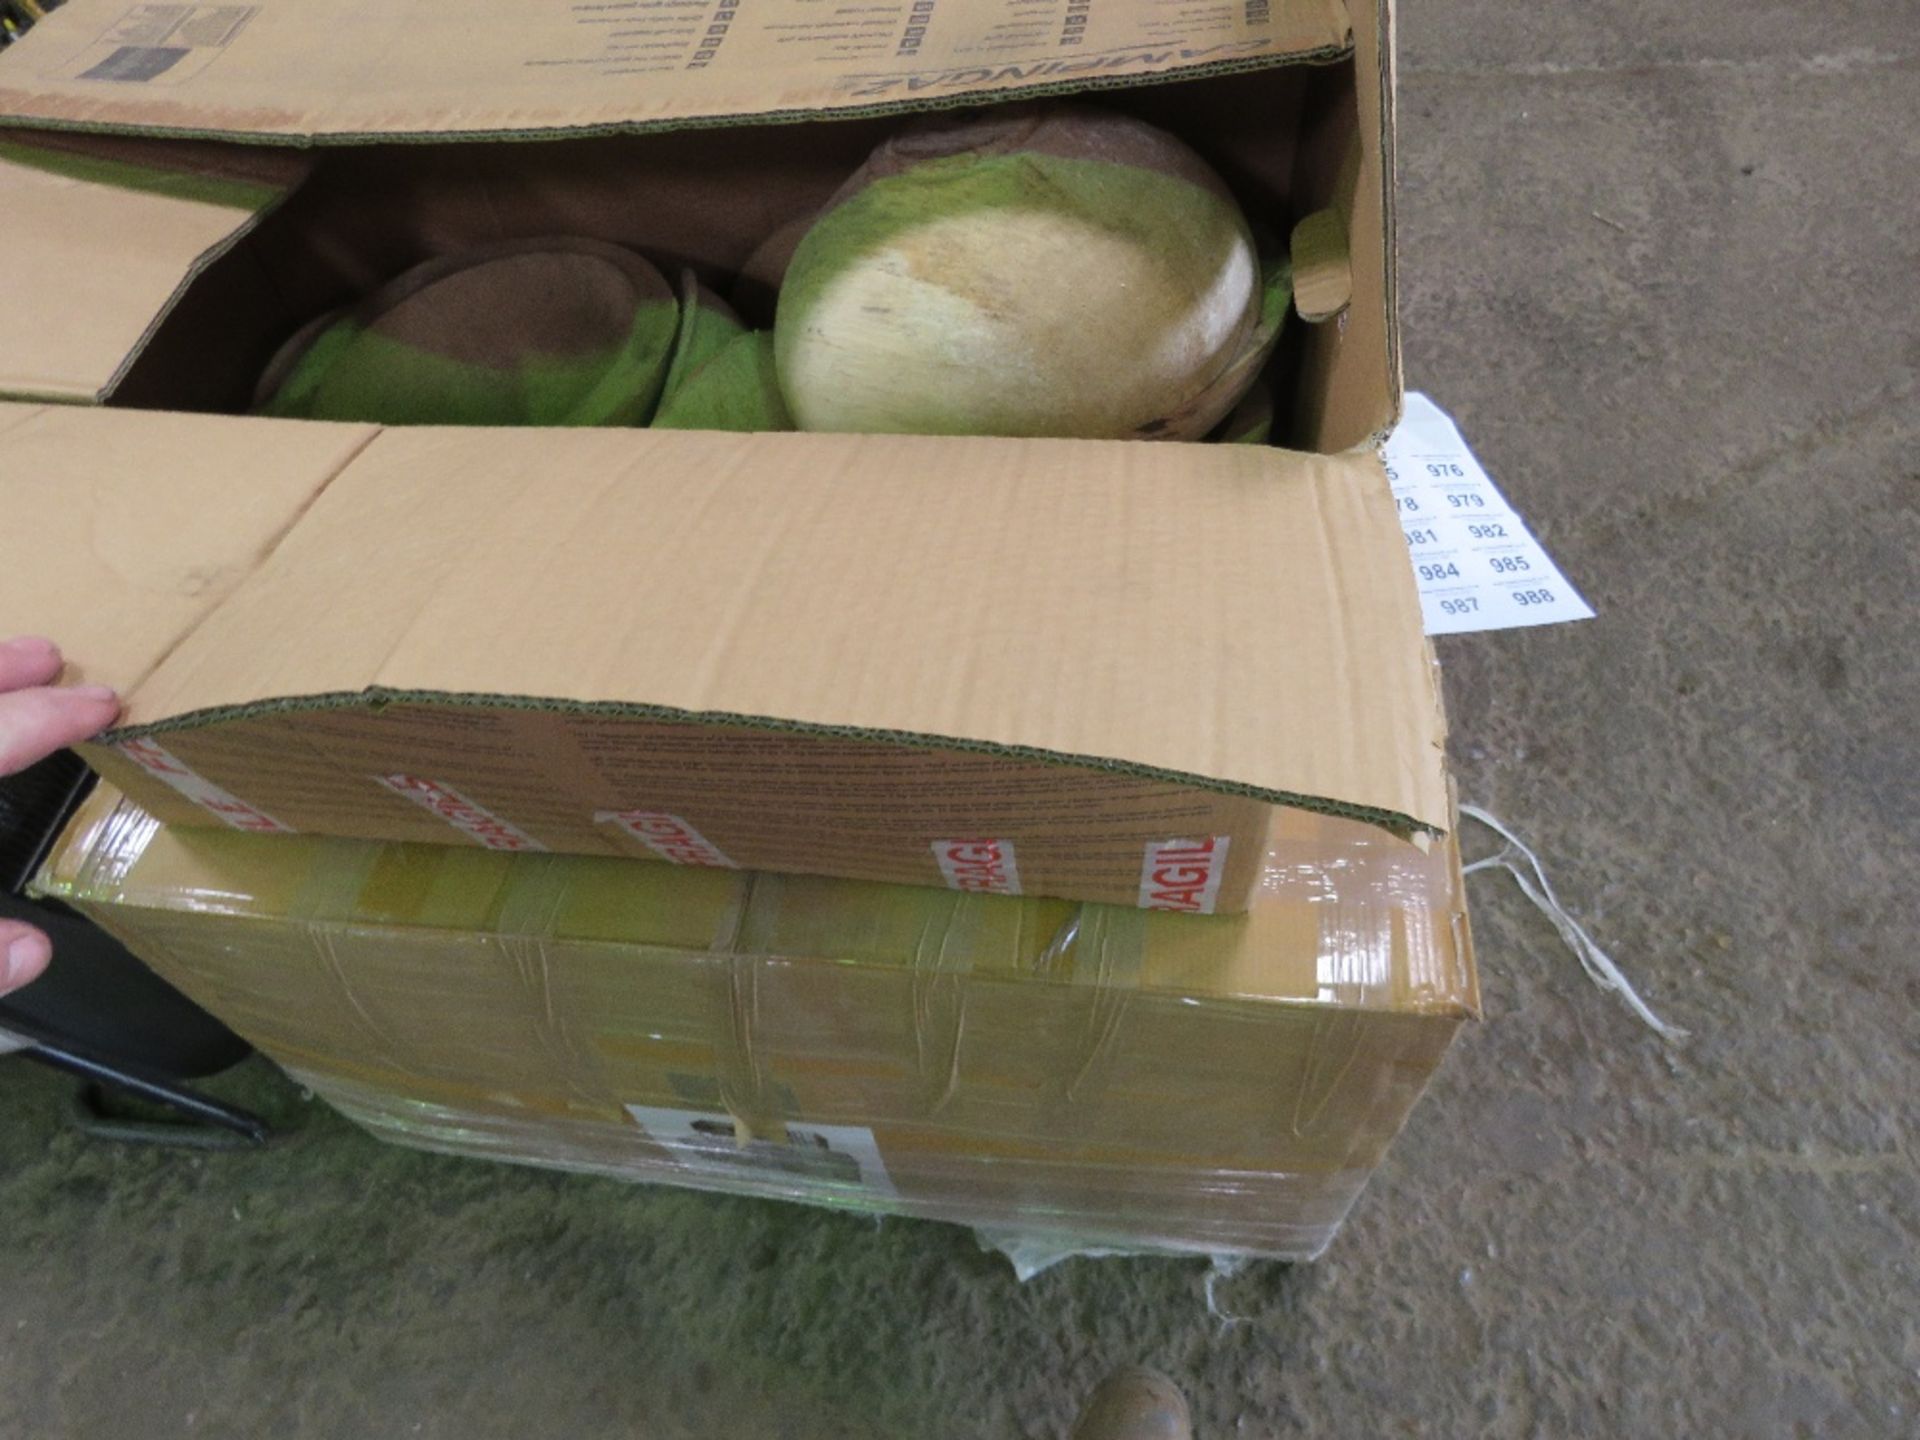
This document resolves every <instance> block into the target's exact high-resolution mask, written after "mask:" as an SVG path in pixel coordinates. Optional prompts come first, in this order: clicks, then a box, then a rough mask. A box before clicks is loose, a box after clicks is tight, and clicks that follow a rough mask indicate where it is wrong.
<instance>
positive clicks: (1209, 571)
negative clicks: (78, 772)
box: [127, 429, 1446, 829]
mask: <svg viewBox="0 0 1920 1440" xmlns="http://www.w3.org/2000/svg"><path fill="white" fill-rule="evenodd" d="M936 474H940V475H941V478H942V480H943V482H944V483H932V477H933V476H935V475H936ZM934 536H937V537H939V543H938V544H930V543H929V537H934ZM1403 544H1404V542H1403V541H1401V539H1400V537H1399V533H1398V526H1397V523H1396V522H1395V521H1394V515H1393V506H1392V499H1391V495H1390V492H1389V490H1388V488H1387V485H1386V482H1385V479H1384V476H1383V474H1382V472H1381V471H1380V469H1379V467H1378V465H1377V463H1376V462H1375V461H1373V459H1372V458H1371V457H1359V456H1355V457H1318V456H1297V455H1288V454H1282V453H1276V452H1268V451H1264V450H1259V449H1254V448H1247V447H1227V446H1219V447H1210V448H1207V449H1191V450H1188V449H1175V448H1173V447H1165V446H1151V445H1128V444H1124V443H1118V442H1116V443H1111V444H1092V443H1084V444H1083V443H1063V442H1049V441H1004V440H960V441H949V440H933V439H927V438H922V437H912V436H901V437H892V436H824V435H782V436H753V435H750V436H724V435H716V434H701V433H671V432H664V433H629V432H621V431H601V432H556V433H544V434H543V433H531V432H505V433H486V432H471V431H456V430H440V429H416V430H390V431H386V432H384V433H382V434H381V435H379V437H378V438H377V439H375V440H374V441H373V442H372V443H371V444H369V445H367V446H366V447H365V448H364V449H363V450H361V451H360V452H359V453H358V454H357V455H356V456H355V457H354V459H353V460H352V462H351V463H349V464H348V465H347V466H346V467H345V468H344V470H343V471H342V472H341V473H340V474H339V475H338V476H337V477H335V478H334V480H333V482H332V483H331V484H330V485H329V486H328V488H327V490H326V493H325V494H324V495H323V496H322V497H321V498H320V500H319V501H318V502H317V503H316V504H315V505H314V506H313V507H312V508H311V510H309V511H308V512H307V513H306V514H305V515H304V516H303V517H302V519H301V521H300V523H299V524H298V525H297V526H295V527H294V529H293V530H292V532H291V533H290V534H289V535H288V536H287V537H286V539H285V541H284V543H282V544H281V545H280V546H278V547H277V548H276V549H275V551H274V553H273V554H272V555H271V557H269V559H268V560H267V561H266V563H265V564H263V565H262V566H261V567H260V569H259V570H258V571H257V572H256V573H255V574H254V575H253V576H252V577H251V578H250V579H249V580H248V581H247V583H245V584H244V585H243V586H242V587H241V588H240V589H239V591H238V592H237V593H236V594H234V596H233V597H232V599H231V602H230V603H227V604H224V605H221V606H220V607H218V608H217V609H216V610H215V611H214V612H213V613H212V614H211V615H209V616H208V618H207V619H206V621H205V622H204V623H203V624H202V625H201V626H199V627H198V629H197V631H196V633H195V634H193V635H192V636H190V637H188V638H187V639H186V640H184V641H183V642H182V643H181V644H180V645H179V646H178V647H177V648H175V649H174V650H173V652H172V653H171V654H170V655H169V656H168V657H167V658H166V660H165V661H164V663H162V664H161V665H160V666H159V667H158V668H157V670H156V671H155V673H154V674H153V675H152V676H151V677H149V679H148V680H147V681H146V682H145V683H143V684H142V685H141V686H140V687H139V688H138V689H137V690H136V691H135V693H134V694H133V696H132V697H131V700H130V706H129V711H128V715H127V723H128V724H129V725H130V726H132V727H148V726H152V725H155V724H158V723H164V722H169V721H175V720H178V719H180V718H181V717H187V716H193V715H196V714H200V713H202V712H207V711H219V710H226V709H230V708H235V707H246V706H250V705H254V704H257V703H259V702H263V701H272V700H277V699H283V698H299V697H308V696H328V695H341V694H354V693H357V692H361V691H365V690H369V689H372V690H379V691H383V692H392V693H395V694H400V695H408V694H429V695H432V694H438V695H456V696H506V695H518V696H527V697H537V698H543V699H551V700H558V701H574V702H584V703H587V704H596V703H614V704H627V705H644V706H648V707H653V708H655V709H656V710H657V711H659V712H662V714H663V715H668V716H671V715H684V716H702V715H711V716H718V717H734V718H745V719H756V718H757V719H779V720H784V721H788V722H793V723H795V724H797V725H800V726H805V727H812V728H819V729H827V730H835V731H843V732H845V731H851V732H860V733H871V734H876V735H898V736H913V737H921V738H927V739H933V740H940V739H949V740H970V741H976V742H982V743H984V744H987V745H990V746H995V747H1005V748H1007V749H1010V750H1015V751H1019V752H1040V753H1043V754H1047V755H1054V756H1062V757H1097V758H1098V759H1100V760H1104V761H1117V762H1122V763H1123V764H1126V765H1129V766H1134V767H1139V768H1141V769H1144V770H1149V771H1154V772H1162V773H1166V774H1173V775H1181V776H1188V777H1198V778H1201V779H1203V780H1212V781H1218V782H1224V783H1225V784H1226V785H1229V786H1232V787H1237V788H1244V789H1245V790H1247V791H1250V792H1253V793H1257V794H1264V795H1267V796H1269V797H1270V798H1273V797H1278V796H1280V795H1296V796H1308V797H1314V798H1319V799H1326V800H1332V801H1344V802H1346V803H1348V804H1350V805H1353V806H1359V807H1365V808H1368V809H1372V810H1376V811H1381V812H1387V813H1390V814H1393V815H1399V816H1405V817H1409V818H1411V819H1413V820H1416V821H1418V822H1420V823H1422V824H1425V825H1428V826H1430V827H1432V828H1436V829H1437V828H1442V827H1443V825H1444V821H1445V815H1446V798H1445V789H1444V778H1443V773H1442V769H1441V765H1440V759H1439V755H1438V752H1437V750H1435V749H1434V748H1433V742H1435V741H1437V739H1438V729H1437V726H1438V717H1437V713H1436V708H1435V701H1434V690H1433V684H1432V677H1431V675H1430V674H1429V671H1428V667H1427V664H1426V660H1425V656H1424V653H1423V652H1422V649H1421V647H1420V645H1419V644H1418V638H1417V637H1418V636H1419V634H1420V617H1419V611H1418V607H1417V604H1416V597H1415V595H1414V593H1413V588H1412V584H1411V581H1410V579H1408V578H1407V576H1406V574H1405V566H1404V563H1403V556H1402V555H1401V554H1400V553H1399V551H1400V548H1401V547H1402V546H1403ZM1042 617H1044V623H1040V621H1041V619H1042ZM294 635H297V636H299V637H300V643H299V644H298V645H288V644H284V643H281V642H282V641H283V639H284V637H288V636H294ZM1197 695H1198V696H1216V697H1220V698H1219V699H1218V700H1216V701H1214V702H1213V703H1211V704H1210V705H1209V706H1208V707H1207V708H1206V709H1204V710H1196V708H1195V705H1194V697H1195V696H1197ZM1229 695H1231V703H1226V698H1227V697H1228V696H1229ZM1333 716H1343V717H1350V718H1349V719H1347V720H1346V721H1344V722H1343V723H1338V724H1335V723H1331V717H1333ZM1421 739H1424V740H1425V741H1427V742H1428V748H1429V751H1430V752H1431V753H1430V754H1429V755H1428V756H1427V757H1426V758H1427V760H1428V762H1429V763H1426V764H1423V765H1414V766H1405V767H1403V766H1402V765H1401V764H1400V763H1399V762H1400V760H1401V759H1402V757H1406V756H1408V755H1409V754H1410V753H1412V752H1414V751H1415V750H1416V749H1417V742H1418V741H1419V740H1421Z"/></svg>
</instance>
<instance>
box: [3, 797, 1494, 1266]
mask: <svg viewBox="0 0 1920 1440" xmlns="http://www.w3.org/2000/svg"><path fill="white" fill-rule="evenodd" d="M1461 883H1462V882H1461V876H1460V869H1459V862H1458V856H1457V854H1456V852H1455V850H1454V847H1453V844H1452V842H1451V840H1448V839H1442V840H1440V841H1439V842H1437V843H1435V844H1432V845H1430V846H1425V847H1423V846H1421V845H1419V844H1416V843H1414V842H1412V841H1408V840H1402V839H1398V838H1396V837H1394V836H1391V835H1389V834H1387V833H1386V832H1384V831H1382V830H1380V829H1379V828H1377V827H1374V826H1369V825H1366V824H1363V823H1360V822H1356V821H1352V820H1346V819H1340V818H1335V817H1328V816H1317V815H1311V814H1307V813H1305V812H1301V811H1291V810H1290V811H1286V812H1283V814H1282V816H1281V817H1280V820H1279V822H1278V823H1277V824H1276V826H1275V827H1274V833H1273V835H1272V836H1271V838H1270V840H1269V843H1268V846H1267V849H1266V852H1265V854H1264V856H1263V858H1262V861H1261V865H1260V875H1259V879H1258V881H1257V883H1256V884H1255V886H1254V888H1253V897H1252V902H1251V907H1250V909H1249V910H1248V911H1247V913H1245V914H1243V915H1236V916H1212V917H1195V916H1185V915H1168V914H1156V913H1152V912H1147V911H1142V910H1140V909H1137V908H1134V907H1130V906H1111V905H1101V904H1095V903H1082V902H1068V901H1058V900H1046V899H1040V898H1034V897H1011V896H997V895H986V894H956V893H953V892H950V891H945V890H940V889H933V888H922V887H913V886H897V885H885V884H877V883H873V882H868V881H858V880H842V879H832V878H825V877H817V876H779V875H766V874H757V873H753V872H744V871H731V870H722V869H714V868H706V869H698V868H694V869H689V868H672V867H668V866H655V865H633V864H630V863H627V862H626V861H623V860H619V859H610V858H601V857H591V856H551V855H525V854H521V855H513V854H505V853H498V852H490V851H486V850H482V849H468V848H461V847H453V846H439V845H413V844H400V843H374V842H367V841H354V840H341V839H326V838H321V837H312V836H294V837H285V838H282V839H278V840H271V841H269V840H261V839H259V838H257V837H254V836H248V835H238V834H234V833H231V832H228V831H225V830H216V829H207V828H188V827H173V826H168V825H164V824H162V823H161V822H159V821H157V820H156V819H154V818H153V817H152V816H150V815H148V814H146V813H145V812H144V811H142V810H141V809H140V808H138V807H137V806H136V805H134V804H133V803H132V802H131V801H128V800H125V799H123V798H121V797H119V796H118V795H116V794H114V793H113V792H112V791H111V790H110V788H108V787H104V786H103V787H102V788H101V789H100V791H98V792H97V793H96V794H95V795H94V796H93V797H91V799H90V800H89V801H88V802H87V804H86V806H85V808H84V809H83V810H82V811H81V813H80V814H79V815H78V816H77V817H76V818H75V820H74V821H73V823H72V824H71V825H70V826H69V828H68V831H67V833H66V835H65V836H64V837H63V839H62V841H61V842H60V844H59V845H58V847H57V848H56V850H55V852H54V854H53V856H52V857H51V859H50V860H49V861H48V863H47V865H46V867H45V869H44V870H43V872H42V875H41V878H40V881H39V884H40V888H41V889H42V890H43V891H44V892H45V893H47V894H50V895H53V896H56V897H58V898H60V899H62V900H64V901H66V902H68V903H70V904H72V905H75V906H77V907H78V908H79V909H80V910H81V911H83V912H84V913H85V914H87V915H88V916H89V917H91V918H92V919H94V920H95V921H97V922H98V923H99V924H101V925H102V926H104V927H105V928H106V929H107V930H108V931H110V932H111V933H112V934H114V935H115V936H117V937H118V938H119V939H120V940H122V941H123V942H124V943H125V944H126V945H127V946H128V947H129V948H131V949H132V950H133V951H134V952H135V953H136V954H138V955H139V956H141V957H142V958H143V959H144V960H146V961H147V962H148V964H150V965H151V966H152V967H153V968H154V969H155V970H156V971H158V972H159V974H160V975H161V976H162V977H164V978H165V979H166V980H168V981H170V982H171V983H173V984H174V985H176V986H178V987H179V988H180V989H181V990H183V991H185V992H186V993H187V994H188V995H189V996H190V997H191V998H193V999H194V1000H196V1001H198V1002H199V1003H200V1004H201V1005H203V1006H205V1007H206V1008H208V1009H209V1010H211V1011H213V1012H214V1013H215V1014H217V1015H219V1016H220V1017H221V1018H222V1019H224V1020H225V1021H226V1022H227V1023H228V1024H230V1025H232V1026H233V1027H234V1028H235V1029H237V1030H238V1031H239V1032H240V1033H241V1034H242V1035H243V1036H244V1037H246V1038H247V1039H248V1040H250V1041H252V1042H253V1043H254V1044H255V1045H256V1046H258V1047H259V1048H260V1049H261V1050H262V1051H264V1052H265V1053H266V1054H267V1055H269V1056H271V1057H272V1058H273V1059H274V1060H276V1061H278V1062H279V1063H280V1064H281V1065H282V1066H284V1067H285V1068H286V1069H287V1070H288V1071H289V1073H291V1074H293V1075H294V1076H296V1077H297V1078H299V1079H300V1080H302V1081H303V1082H305V1083H306V1084H307V1085H309V1086H311V1087H312V1088H313V1089H314V1090H315V1091H316V1092H317V1093H319V1094H320V1095H322V1096H324V1097H325V1098H326V1099H327V1100H329V1101H330V1102H332V1103H333V1104H334V1105H336V1106H337V1107H338V1108H340V1109H341V1110H343V1111H344V1112H345V1113H346V1114H348V1115H349V1116H351V1117H353V1118H354V1119H355V1120H357V1121H359V1122H360V1123H361V1124H363V1125H365V1126H366V1127H367V1128H368V1129H370V1130H372V1131H373V1132H374V1133H375V1134H377V1135H380V1136H383V1137H386V1138H388V1139H391V1140H394V1141H397V1142H399V1143H402V1144H409V1145H417V1146H422V1147H426V1148H429V1149H435V1150H444V1151H451V1152H454V1153H458V1154H468V1155H480V1156H492V1157H497V1158H501V1159H507V1160H516V1161H524V1162H529V1163H534V1164H542V1165H553V1166H560V1167H564V1168H568V1169H576V1170H587V1171H595V1172H600V1173H606V1174H613V1175H620V1176H626V1177H629V1178H632V1179H637V1180H651V1181H659V1182H664V1183H669V1184H680V1185H691V1186H698V1187H705V1188H711V1189H719V1190H727V1191H734V1192H739V1193H746V1194H756V1195H768V1196H779V1197H786V1198H791V1199H796V1200H805V1201H812V1202H816V1203H821V1204H829V1205H840V1206H851V1207H854V1208H858V1209H863V1210H870V1211H875V1212H893V1213H902V1214H909V1215H917V1216H925V1217H930V1218H935V1219H942V1220H949V1221H957V1222H961V1223H965V1224H970V1225H975V1226H979V1227H982V1228H983V1229H987V1230H990V1231H993V1232H995V1233H998V1234H1001V1235H1006V1234H1023V1235H1037V1236H1041V1237H1048V1238H1050V1239H1052V1240H1054V1241H1056V1242H1065V1243H1070V1244H1074V1245H1083V1246H1088V1247H1102V1248H1119V1249H1142V1250H1173V1251H1193V1252H1205V1253H1214V1254H1220V1253H1247V1254H1260V1255H1275V1256H1288V1257H1294V1258H1305V1257H1309V1256H1312V1255H1315V1254H1317V1253H1319V1252H1320V1251H1321V1250H1322V1249H1323V1248H1324V1247H1325V1246H1326V1244H1327V1243H1328V1241H1329V1240H1330V1239H1331V1238H1332V1236H1333V1234H1334V1232H1335V1230H1336V1229H1337V1228H1338V1226H1339V1224H1340V1221H1341V1219H1342V1217H1343V1216H1344V1215H1345V1214H1346V1212H1347V1210H1348V1207H1349V1206H1350V1205H1351V1204H1352V1203H1353V1201H1354V1198H1355V1196H1356V1195H1357V1194H1358V1193H1359V1191H1360V1189H1361V1187H1362V1185H1363V1184H1364V1183H1365V1181H1366V1179H1367V1176H1368V1175H1369V1173H1370V1172H1371V1171H1372V1170H1373V1169H1374V1167H1375V1166H1376V1165H1377V1164H1378V1163H1379V1161H1380V1159H1381V1156H1382V1154H1383V1153H1384V1152H1385V1150H1386V1147H1387V1145H1388V1143H1389V1142H1390V1141H1391V1140H1392V1138H1393V1136H1394V1135H1395V1134H1396V1133H1397V1132H1398V1131H1399V1129H1400V1128H1401V1125H1402V1124H1403V1122H1404V1121H1405V1120H1406V1117H1407V1114H1408V1112H1409V1110H1410V1109H1411V1107H1412V1106H1413V1104H1414V1102H1415V1100H1416V1099H1417V1098H1418V1096H1419V1095H1420V1093H1421V1091H1422V1089H1423V1088H1424V1086H1425V1085H1426V1082H1427V1079H1428V1077H1429V1076H1430V1075H1431V1074H1432V1072H1433V1070H1434V1068H1435V1066H1436V1065H1437V1064H1438V1063H1439V1061H1440V1058H1441V1056H1442V1054H1443V1053H1444V1052H1445V1050H1446V1048H1447V1046H1448V1044H1449V1042H1450V1041H1451V1039H1452V1037H1453V1035H1454V1033H1455V1031H1456V1030H1457V1029H1458V1028H1459V1026H1460V1024H1461V1023H1462V1021H1463V1020H1465V1019H1466V1018H1468V1017H1470V1016H1471V1015H1472V1014H1473V1013H1474V1012H1475V1009H1476V1007H1477V1003H1478V995H1477V989H1476V982H1475V976H1474V966H1473V956H1472V950H1471V944H1470V940H1469V936H1468V931H1467V925H1466V915H1465V910H1464V903H1463V899H1462V895H1461Z"/></svg>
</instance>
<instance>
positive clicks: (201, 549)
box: [0, 307, 374, 691]
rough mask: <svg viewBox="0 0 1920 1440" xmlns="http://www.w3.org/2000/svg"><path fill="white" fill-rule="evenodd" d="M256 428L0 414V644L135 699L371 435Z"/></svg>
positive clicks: (51, 410) (57, 409)
mask: <svg viewBox="0 0 1920 1440" xmlns="http://www.w3.org/2000/svg"><path fill="white" fill-rule="evenodd" d="M0 309H4V307H0ZM270 423H271V422H268V421H264V420H216V419H211V418H208V417H205V416H195V415H150V414H135V413H130V412H120V411H111V410H102V411H93V410H77V409H73V408H71V407H67V406H32V405H10V404H5V403H0V437H4V443H3V444H0V516H4V517H5V519H4V521H3V522H0V635H16V634H42V635H47V636H50V637H52V638H53V639H55V640H57V641H58V642H59V643H60V645H61V647H62V649H63V650H64V651H65V652H66V654H67V658H68V661H69V667H68V676H67V678H69V679H70V680H85V681H89V682H93V683H98V684H104V685H112V686H115V687H117V688H119V689H120V690H122V691H128V690H132V689H133V688H135V687H137V686H138V685H139V683H140V681H141V680H142V679H143V678H144V677H145V676H146V675H147V673H148V672H149V671H150V670H152V668H153V667H154V665H155V664H157V663H158V662H159V660H160V658H161V657H162V656H164V655H166V654H167V653H168V652H170V651H171V650H172V649H173V647H174V646H175V645H177V644H178V643H179V641H180V639H181V637H182V636H183V635H185V634H186V633H187V632H188V631H189V630H191V629H192V628H193V626H194V625H195V624H196V623H197V622H198V621H199V620H200V619H201V617H202V616H204V615H205V614H206V613H207V612H208V611H210V610H211V609H213V607H214V606H216V605H218V604H219V603H220V602H221V601H222V600H223V599H225V598H226V596H227V595H228V593H229V592H230V591H231V590H232V589H233V588H234V586H235V585H237V584H239V583H240V582H241V581H242V580H243V579H245V578H246V577H247V576H248V575H249V574H251V573H252V571H253V570H254V568H255V567H256V566H257V565H258V564H259V562H260V560H261V558H262V557H263V556H264V555H266V553H267V552H268V551H270V550H271V549H272V548H273V546H274V545H275V543H277V542H278V540H279V539H280V537H281V536H283V535H284V534H285V533H286V532H287V530H288V528H289V527H290V526H291V525H292V524H293V522H294V520H295V519H296V518H297V517H298V516H299V514H300V513H301V511H302V510H303V509H305V507H306V506H307V505H308V503H310V502H311V500H312V499H313V497H314V496H315V495H316V494H318V493H319V491H320V490H321V488H322V487H324V486H325V484H326V483H327V481H328V480H329V479H330V478H331V477H332V476H333V475H334V474H335V473H336V472H338V471H339V470H340V469H341V468H342V467H343V466H344V465H345V464H346V462H347V461H348V459H349V458H351V457H352V455H353V454H354V453H355V451H357V450H358V449H359V448H360V447H361V446H362V445H364V444H365V443H366V442H367V441H368V440H369V439H370V438H371V437H372V436H373V434H374V431H373V429H372V428H371V427H368V426H359V425H301V426H275V427H274V428H273V430H272V431H271V432H269V430H268V429H267V427H268V425H269V424H270ZM269 434H271V438H268V436H269Z"/></svg>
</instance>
